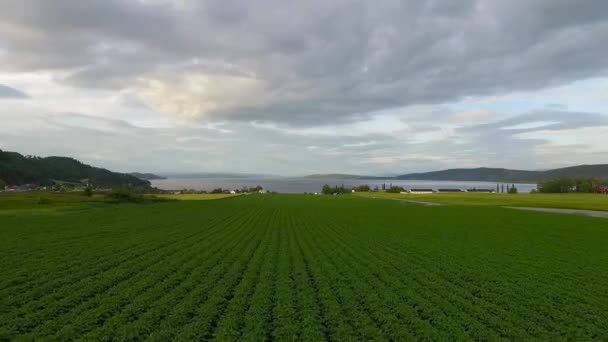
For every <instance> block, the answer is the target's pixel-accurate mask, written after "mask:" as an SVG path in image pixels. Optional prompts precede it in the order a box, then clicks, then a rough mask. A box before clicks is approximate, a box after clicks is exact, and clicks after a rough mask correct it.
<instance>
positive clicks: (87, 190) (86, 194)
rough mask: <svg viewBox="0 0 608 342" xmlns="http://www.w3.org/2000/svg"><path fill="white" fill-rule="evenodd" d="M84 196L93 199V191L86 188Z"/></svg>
mask: <svg viewBox="0 0 608 342" xmlns="http://www.w3.org/2000/svg"><path fill="white" fill-rule="evenodd" d="M83 195H85V196H86V197H91V196H93V189H91V188H89V187H86V188H85V189H84V192H83Z"/></svg>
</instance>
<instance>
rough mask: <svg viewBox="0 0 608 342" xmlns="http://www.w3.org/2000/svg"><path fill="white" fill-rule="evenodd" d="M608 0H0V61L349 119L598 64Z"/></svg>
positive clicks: (566, 75) (550, 79)
mask: <svg viewBox="0 0 608 342" xmlns="http://www.w3.org/2000/svg"><path fill="white" fill-rule="evenodd" d="M606 13H608V1H604V0H589V1H584V2H575V1H570V0H546V1H541V0H531V1H525V2H524V1H507V0H497V1H482V0H466V1H453V0H427V1H419V0H411V1H402V0H399V1H397V0H386V1H365V0H351V1H345V0H336V1H325V0H311V1H305V2H285V1H279V0H260V1H249V2H247V1H235V0H229V1H226V0H221V1H220V0H209V1H200V2H187V1H173V0H148V1H120V0H90V1H81V0H56V1H47V0H22V1H10V0H0V36H1V37H2V41H1V42H0V50H3V51H4V52H5V53H3V54H0V63H1V65H2V68H3V69H4V70H8V71H32V70H59V71H62V76H61V77H59V76H58V77H57V78H58V79H59V80H61V81H63V82H66V83H68V84H70V85H74V86H78V87H85V88H103V89H113V90H120V91H124V90H128V91H130V92H131V93H134V94H137V95H138V96H139V97H140V98H141V100H142V101H143V102H144V103H145V104H146V105H147V106H148V107H150V108H152V109H155V110H157V111H160V112H166V113H169V114H175V115H178V116H181V117H186V118H192V119H195V120H203V121H205V120H207V121H214V120H215V121H217V120H232V121H252V120H258V121H268V122H279V123H283V124H289V125H308V126H310V125H317V124H327V123H339V122H349V121H352V120H356V119H360V118H361V117H363V116H365V115H366V113H368V112H370V111H375V110H380V109H387V108H393V107H400V106H407V105H413V104H438V103H445V102H448V101H454V100H458V99H460V98H462V97H464V96H476V95H489V94H497V93H505V92H510V91H520V90H534V89H540V88H544V87H547V86H555V85H560V84H566V83H569V82H572V81H575V80H579V79H584V78H588V77H597V76H603V75H605V74H606V71H607V70H608V48H606V47H605V46H604V45H603V44H602V41H603V39H604V37H607V36H608V16H607V15H606Z"/></svg>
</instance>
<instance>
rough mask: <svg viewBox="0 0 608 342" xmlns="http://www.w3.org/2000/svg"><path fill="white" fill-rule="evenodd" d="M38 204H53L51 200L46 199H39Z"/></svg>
mask: <svg viewBox="0 0 608 342" xmlns="http://www.w3.org/2000/svg"><path fill="white" fill-rule="evenodd" d="M36 204H38V205H45V204H51V200H50V199H48V198H46V197H38V200H37V201H36Z"/></svg>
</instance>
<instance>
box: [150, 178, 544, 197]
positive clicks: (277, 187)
mask: <svg viewBox="0 0 608 342" xmlns="http://www.w3.org/2000/svg"><path fill="white" fill-rule="evenodd" d="M383 183H385V184H386V186H387V187H388V186H389V185H390V184H391V183H392V184H393V185H396V186H402V187H404V188H406V189H409V188H418V189H423V188H424V189H472V188H477V189H496V183H495V182H455V181H417V180H394V179H310V178H215V177H210V178H169V179H163V180H154V181H152V186H155V187H157V188H159V189H163V190H182V189H194V190H207V191H211V190H213V189H215V188H222V189H230V190H232V189H240V188H242V187H244V186H246V187H254V186H256V185H260V186H262V187H264V189H266V190H268V191H276V192H279V193H304V192H319V191H321V187H322V186H323V184H329V185H331V186H335V185H337V186H340V185H344V187H346V188H351V187H354V186H358V185H363V184H368V185H369V186H370V187H372V188H373V187H374V186H378V188H381V187H382V184H383ZM515 186H516V187H517V189H518V190H519V192H530V191H531V190H532V189H536V184H517V183H516V184H515ZM505 191H506V184H505Z"/></svg>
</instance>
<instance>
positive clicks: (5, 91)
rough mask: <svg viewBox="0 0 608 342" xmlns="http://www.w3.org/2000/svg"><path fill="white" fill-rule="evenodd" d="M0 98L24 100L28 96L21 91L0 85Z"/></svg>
mask: <svg viewBox="0 0 608 342" xmlns="http://www.w3.org/2000/svg"><path fill="white" fill-rule="evenodd" d="M2 97H5V98H18V99H24V98H28V97H29V96H28V95H27V94H26V93H24V92H22V91H21V90H18V89H15V88H11V87H9V86H5V85H2V84H0V98H2Z"/></svg>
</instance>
